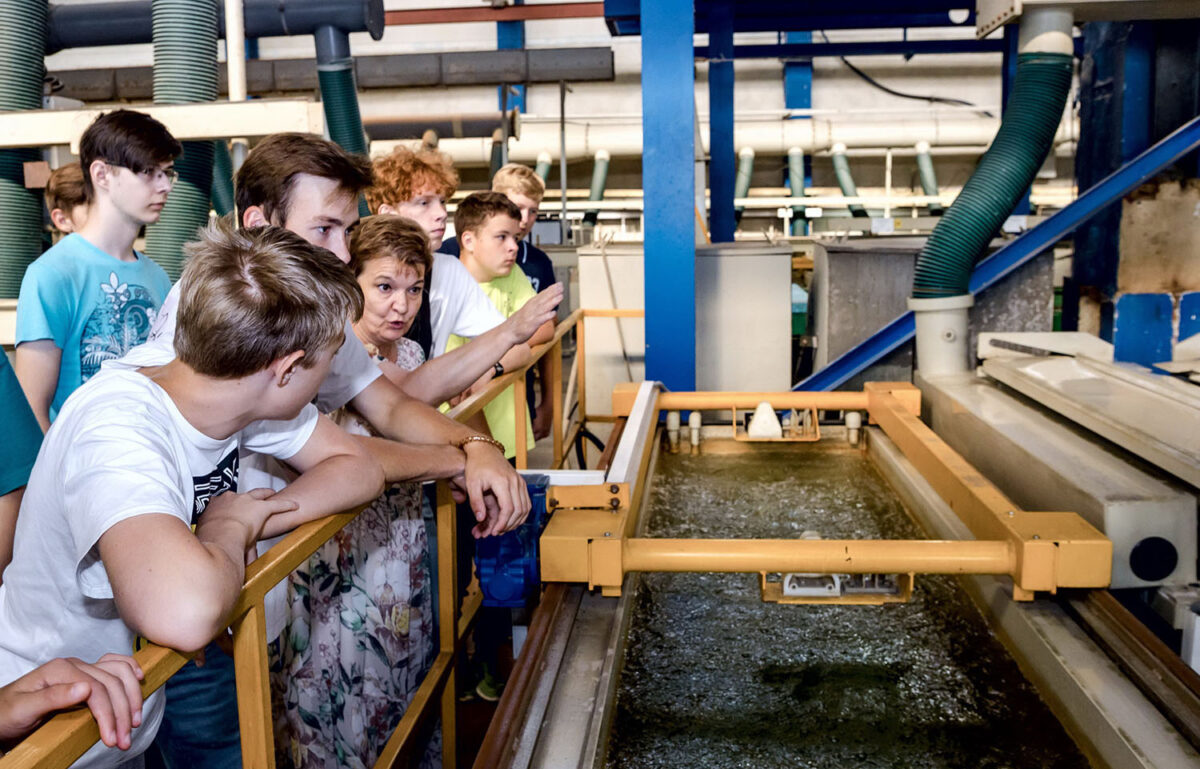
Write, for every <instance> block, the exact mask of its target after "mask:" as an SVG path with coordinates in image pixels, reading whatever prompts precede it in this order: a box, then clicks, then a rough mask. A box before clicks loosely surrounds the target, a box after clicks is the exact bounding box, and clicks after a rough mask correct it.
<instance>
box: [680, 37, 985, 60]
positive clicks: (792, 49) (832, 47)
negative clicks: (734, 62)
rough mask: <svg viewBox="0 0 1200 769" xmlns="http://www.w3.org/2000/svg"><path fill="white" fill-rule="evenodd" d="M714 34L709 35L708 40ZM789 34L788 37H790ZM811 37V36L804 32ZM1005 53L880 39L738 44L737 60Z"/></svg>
mask: <svg viewBox="0 0 1200 769" xmlns="http://www.w3.org/2000/svg"><path fill="white" fill-rule="evenodd" d="M712 34H713V33H711V32H710V33H709V35H710V39H711V35H712ZM792 34H800V33H789V35H788V37H789V39H790V38H791V35H792ZM807 34H811V33H807ZM711 50H712V46H711V45H707V46H705V45H698V46H696V58H697V59H708V58H711V56H712V55H713V54H711ZM1003 50H1004V41H1003V40H1000V39H992V38H988V39H986V40H976V39H974V38H970V39H967V38H964V39H961V40H880V41H871V42H867V41H863V42H853V43H793V42H787V43H779V44H775V45H737V46H734V48H733V56H734V58H736V59H792V58H814V59H816V58H821V57H836V56H888V55H900V56H916V55H917V54H928V53H996V52H999V51H1003Z"/></svg>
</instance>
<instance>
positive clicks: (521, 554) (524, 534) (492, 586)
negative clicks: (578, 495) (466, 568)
mask: <svg viewBox="0 0 1200 769" xmlns="http://www.w3.org/2000/svg"><path fill="white" fill-rule="evenodd" d="M525 485H526V487H527V488H528V489H529V499H530V501H531V502H532V503H533V506H532V507H531V508H530V510H529V517H528V518H526V519H525V522H524V523H522V524H521V525H520V526H518V527H517V528H516V529H514V530H513V531H510V532H508V533H506V534H501V535H500V536H497V537H485V538H484V539H479V540H476V541H475V570H476V573H477V574H478V575H479V586H480V588H481V589H482V590H483V605H484V606H503V607H508V608H520V607H523V606H525V605H526V602H527V601H528V600H529V598H530V596H532V595H533V591H535V590H537V589H538V587H539V586H540V585H541V581H542V580H541V569H540V568H539V566H538V538H539V537H541V535H542V530H543V529H545V528H546V522H547V521H548V520H549V518H550V514H549V512H548V511H547V510H546V487H547V486H549V485H550V477H549V476H546V475H526V476H525Z"/></svg>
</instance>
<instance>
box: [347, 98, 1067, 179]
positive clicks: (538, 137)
mask: <svg viewBox="0 0 1200 769" xmlns="http://www.w3.org/2000/svg"><path fill="white" fill-rule="evenodd" d="M362 105H363V110H364V112H365V113H366V114H367V115H368V116H370V115H373V114H394V113H395V112H396V102H395V100H394V99H392V100H386V99H385V95H384V94H382V93H376V94H372V93H370V92H368V93H367V94H365V95H364V98H363V100H362ZM408 114H409V115H411V113H408ZM999 125H1000V121H999V120H998V119H995V118H986V117H974V116H970V117H968V116H963V117H944V116H939V117H930V118H926V119H915V118H912V119H901V120H892V121H881V120H880V121H865V120H862V119H859V118H854V117H848V118H844V119H839V120H833V119H827V118H813V119H811V120H777V121H763V122H758V121H754V122H750V121H747V122H739V123H738V124H737V126H736V127H735V129H734V141H736V142H737V146H739V147H751V148H753V149H754V151H755V152H756V153H757V154H758V155H760V156H764V157H766V156H778V157H783V156H784V155H786V154H787V151H788V150H789V149H791V148H792V147H799V148H800V149H802V150H804V152H806V153H809V154H810V155H816V154H819V153H823V152H826V151H828V150H829V149H830V148H831V147H832V146H833V145H834V144H839V143H840V144H844V145H846V147H847V148H849V151H850V154H853V153H852V150H854V149H855V148H861V147H872V148H886V147H896V148H911V147H912V146H914V145H915V144H916V143H917V142H919V141H922V140H924V141H927V142H929V144H930V145H931V147H933V148H934V151H935V152H936V148H938V147H986V146H987V145H988V144H990V143H991V141H992V139H993V138H995V135H996V130H997V129H998V128H999ZM1078 135H1079V131H1078V125H1077V122H1076V121H1075V120H1074V119H1073V118H1071V117H1067V119H1065V120H1063V121H1062V124H1061V125H1060V126H1059V128H1058V133H1057V135H1056V137H1055V143H1056V144H1057V143H1061V142H1069V141H1074V140H1075V139H1076V137H1077V136H1078ZM701 137H702V139H703V142H704V145H705V147H707V144H708V129H707V127H706V126H701ZM563 138H564V139H565V144H566V147H565V150H566V156H567V157H568V158H570V159H576V158H578V159H583V158H590V157H592V156H593V155H594V154H595V153H596V151H597V150H599V149H604V150H607V151H608V152H609V153H610V154H611V155H612V156H613V157H614V158H624V157H640V156H641V154H642V128H641V123H640V122H635V121H630V122H621V123H590V124H586V125H584V126H578V125H576V124H572V125H571V126H568V128H567V131H566V135H565V137H563ZM559 143H560V137H559V127H558V125H557V124H554V123H545V122H541V121H538V122H534V121H531V120H524V121H522V124H521V138H520V140H517V141H513V142H511V144H510V146H509V159H510V160H512V161H514V162H520V163H533V162H535V161H536V160H537V156H538V153H540V152H542V151H543V150H545V149H546V148H547V147H557V146H559ZM441 149H442V150H443V151H444V152H448V153H449V154H450V155H451V157H453V158H454V162H455V163H456V164H461V165H465V166H483V165H487V164H488V160H489V157H490V154H491V142H490V141H488V140H486V139H445V140H443V142H442V146H441Z"/></svg>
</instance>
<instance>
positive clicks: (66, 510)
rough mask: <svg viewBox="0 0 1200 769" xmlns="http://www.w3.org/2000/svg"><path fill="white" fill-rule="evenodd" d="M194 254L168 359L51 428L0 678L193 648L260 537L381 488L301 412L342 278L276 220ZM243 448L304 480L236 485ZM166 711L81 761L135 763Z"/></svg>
mask: <svg viewBox="0 0 1200 769" xmlns="http://www.w3.org/2000/svg"><path fill="white" fill-rule="evenodd" d="M187 251H188V254H189V257H190V258H189V261H188V265H187V268H186V269H185V271H184V274H183V278H182V279H181V281H180V285H181V293H180V300H179V308H178V313H177V321H176V322H177V329H176V336H175V346H176V349H177V351H178V357H177V358H176V359H175V360H173V361H171V362H170V363H167V364H166V365H163V366H157V367H150V368H142V369H123V370H122V369H104V370H103V371H101V372H100V373H99V374H97V375H96V376H94V377H92V379H91V380H89V381H88V382H87V384H86V385H84V386H83V387H81V388H80V389H79V390H78V391H77V392H76V393H75V394H73V395H72V396H71V397H70V398H69V399H68V400H67V402H66V403H65V404H64V405H63V408H62V411H61V412H60V413H59V415H58V418H57V420H56V421H55V423H54V425H53V427H52V428H51V430H50V431H49V433H48V434H47V435H46V439H45V443H44V444H43V446H42V451H41V453H40V455H39V457H38V461H37V463H36V465H35V466H34V470H33V474H32V476H31V477H30V480H29V485H28V487H27V489H26V493H25V498H24V501H23V503H22V507H21V513H20V515H19V517H18V520H17V530H16V542H15V547H14V550H15V557H14V558H13V561H12V563H11V564H10V566H9V567H8V569H7V571H6V572H5V574H4V577H5V579H4V583H3V585H0V684H5V683H8V682H10V681H14V680H16V679H18V678H20V677H21V676H23V675H25V674H26V673H28V672H29V671H31V670H33V669H34V668H36V667H37V666H38V665H40V664H42V663H44V662H46V661H48V660H50V659H51V658H54V657H64V656H65V657H78V658H80V659H82V660H84V661H95V660H97V659H98V658H100V657H101V656H102V655H104V654H107V653H128V652H129V651H130V650H131V649H132V648H133V643H134V638H135V635H140V636H142V637H144V638H147V639H149V640H150V641H153V642H155V643H159V644H162V645H165V646H170V647H173V648H176V649H180V650H182V651H193V650H197V649H201V648H203V647H204V646H205V645H206V644H208V642H209V641H211V640H212V638H213V637H214V636H215V635H217V634H218V633H219V632H221V631H223V629H224V628H225V626H226V623H227V621H228V613H229V611H230V610H231V609H232V608H233V605H234V602H235V601H236V600H237V597H238V594H239V593H240V592H241V589H242V582H243V578H244V564H245V554H246V551H247V548H249V547H251V546H253V545H254V543H255V542H257V540H258V538H259V537H260V536H262V535H266V536H270V535H273V534H276V533H279V532H282V531H287V530H290V529H292V528H294V527H295V526H297V525H299V524H300V523H303V522H305V521H307V520H311V519H314V518H317V517H320V516H324V515H328V514H330V513H334V512H337V511H341V510H345V509H348V508H352V507H354V506H356V505H358V504H361V503H363V502H366V501H368V500H370V499H373V498H374V497H375V496H377V495H378V494H379V493H380V492H381V491H382V488H383V471H382V468H381V467H380V466H379V464H378V463H377V462H375V461H374V460H373V459H372V458H371V457H369V456H368V455H367V454H366V453H365V451H364V450H363V449H362V448H360V445H359V444H357V443H355V442H354V441H353V440H352V439H351V438H350V437H349V436H348V435H347V434H346V433H344V432H343V431H342V430H341V429H339V428H338V427H337V426H336V425H334V424H333V423H332V422H330V421H329V420H328V419H326V418H325V417H321V416H320V415H319V414H318V413H317V410H316V407H315V406H313V405H312V404H311V401H312V399H313V397H314V396H315V394H316V392H317V388H318V386H319V385H320V383H321V382H322V380H324V378H325V376H326V374H327V373H328V371H329V367H330V361H331V360H332V358H333V354H334V351H335V350H336V349H337V348H338V347H339V346H340V345H341V344H342V342H343V333H344V331H343V329H344V327H345V321H346V318H347V317H357V315H358V314H360V313H361V312H362V294H361V292H360V290H359V288H358V285H357V283H356V282H355V280H354V278H353V276H352V275H351V274H350V273H349V272H348V271H347V270H346V269H345V268H344V266H343V265H342V264H341V263H340V262H339V261H338V260H337V258H336V257H335V256H334V255H333V254H331V253H329V252H328V251H326V250H324V249H322V248H316V247H313V246H312V245H310V244H308V243H307V242H305V241H304V240H303V239H302V238H300V237H298V236H296V235H294V234H292V233H290V232H287V231H286V230H282V229H278V228H274V227H262V228H255V229H250V230H243V231H239V232H233V231H232V230H229V229H228V228H218V229H214V230H210V231H208V232H206V233H205V234H204V236H203V237H202V238H201V240H200V241H199V242H197V243H192V244H189V245H188V246H187ZM241 450H250V451H258V452H262V453H265V454H269V455H271V456H274V457H276V458H278V459H280V460H283V461H286V462H287V463H288V464H290V465H291V466H292V467H293V468H294V469H295V470H296V471H298V472H299V473H300V475H299V476H298V478H297V479H296V480H295V482H294V483H292V484H291V485H290V486H288V487H287V488H285V489H283V490H282V491H280V492H278V493H275V492H271V491H270V490H266V489H254V490H246V489H239V488H238V483H237V478H238V461H239V451H241ZM193 526H194V527H195V532H194V533H193V531H192V528H191V527H193ZM161 714H162V697H161V696H157V695H152V696H151V697H150V698H149V699H148V700H147V701H146V703H145V706H144V709H143V710H142V711H141V712H135V713H134V715H133V719H132V720H133V723H132V726H133V727H135V728H134V729H133V730H132V734H131V735H122V738H119V739H118V740H117V741H116V745H117V747H119V748H120V750H116V749H114V748H111V747H108V746H107V745H104V744H97V745H96V746H94V747H93V748H92V750H91V751H89V752H88V753H87V754H86V755H85V756H84V757H83V758H82V759H80V761H79V762H77V764H76V765H77V766H87V767H93V766H103V767H107V766H116V765H118V764H121V763H123V762H125V761H127V760H129V759H131V758H133V757H134V756H137V755H138V754H140V753H141V752H142V751H143V750H145V748H146V746H147V745H148V744H149V743H150V740H151V739H152V738H153V737H154V733H155V731H156V730H157V728H158V723H159V720H160V718H161Z"/></svg>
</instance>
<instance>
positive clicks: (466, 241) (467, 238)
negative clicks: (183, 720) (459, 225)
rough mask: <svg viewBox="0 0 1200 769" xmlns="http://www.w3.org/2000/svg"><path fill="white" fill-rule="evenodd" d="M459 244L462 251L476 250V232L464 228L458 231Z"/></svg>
mask: <svg viewBox="0 0 1200 769" xmlns="http://www.w3.org/2000/svg"><path fill="white" fill-rule="evenodd" d="M458 245H459V248H460V250H462V251H474V250H475V233H474V232H473V231H471V230H463V231H462V232H460V233H458Z"/></svg>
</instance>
